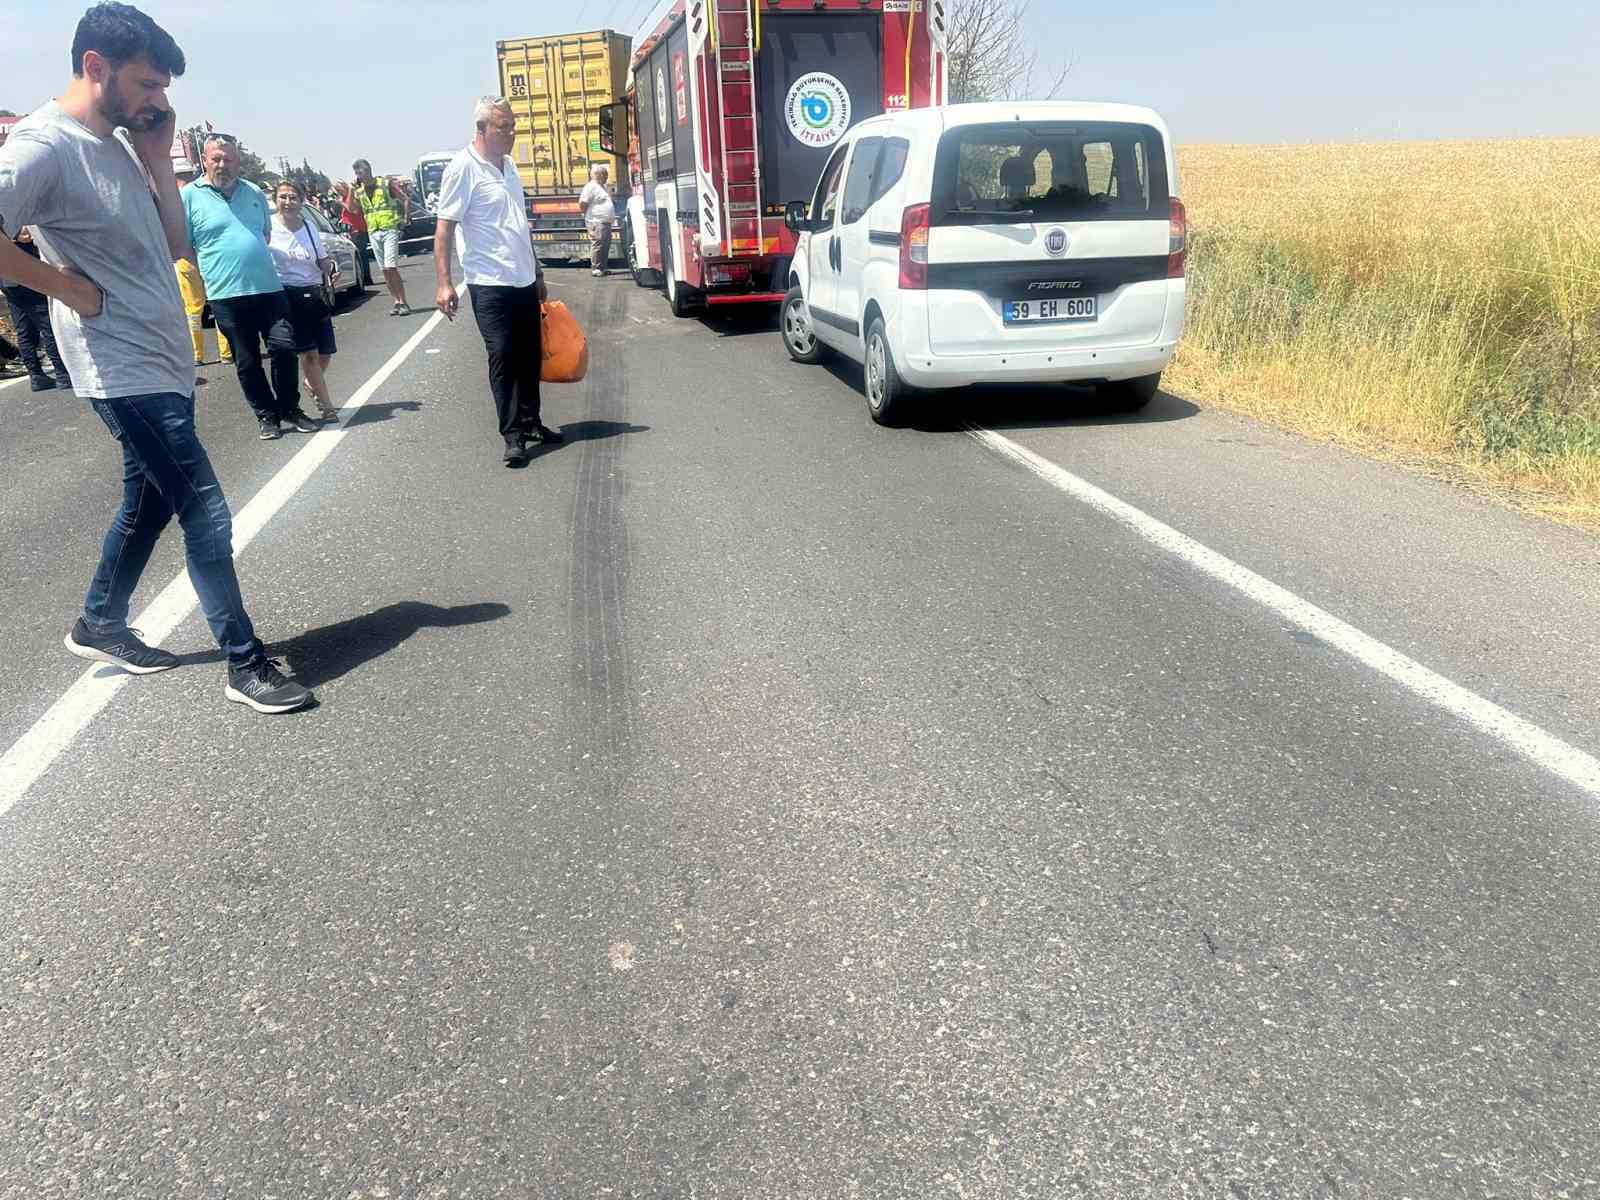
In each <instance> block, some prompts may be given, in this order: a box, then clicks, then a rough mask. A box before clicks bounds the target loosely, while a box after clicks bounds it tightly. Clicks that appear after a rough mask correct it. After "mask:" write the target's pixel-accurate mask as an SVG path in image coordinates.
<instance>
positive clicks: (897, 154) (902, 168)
mask: <svg viewBox="0 0 1600 1200" xmlns="http://www.w3.org/2000/svg"><path fill="white" fill-rule="evenodd" d="M910 154H911V143H910V142H908V141H906V139H905V138H884V139H883V149H882V150H880V151H878V169H877V170H876V171H874V172H873V173H872V194H871V196H869V197H868V198H867V207H868V208H871V207H872V206H873V205H874V204H876V203H877V202H878V201H879V200H882V199H883V198H884V197H885V196H887V195H888V194H889V193H890V192H891V191H893V190H894V185H895V184H897V183H899V182H900V176H902V175H904V174H905V172H906V158H907V157H909V155H910Z"/></svg>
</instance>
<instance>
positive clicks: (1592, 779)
mask: <svg viewBox="0 0 1600 1200" xmlns="http://www.w3.org/2000/svg"><path fill="white" fill-rule="evenodd" d="M967 433H968V434H969V435H970V436H971V437H973V438H975V439H976V440H977V441H979V442H980V443H982V444H983V445H985V446H987V447H988V448H989V449H991V450H993V451H995V453H997V454H1001V455H1004V456H1005V457H1006V458H1009V459H1011V460H1013V461H1014V462H1017V463H1020V464H1021V465H1022V466H1024V467H1026V468H1027V469H1028V470H1030V471H1032V472H1033V473H1034V474H1035V475H1037V476H1038V477H1039V478H1040V479H1043V480H1044V481H1045V482H1046V483H1049V484H1051V485H1052V486H1053V487H1056V488H1059V489H1060V490H1061V491H1063V492H1065V493H1067V495H1069V496H1071V497H1073V498H1074V499H1075V500H1080V501H1082V502H1083V503H1084V504H1087V505H1088V506H1089V507H1090V508H1093V509H1096V510H1097V511H1099V512H1102V513H1104V514H1105V515H1106V516H1108V517H1111V518H1112V519H1113V520H1115V521H1119V522H1121V523H1122V524H1123V525H1126V526H1128V527H1129V528H1130V529H1132V530H1133V531H1134V532H1135V533H1137V534H1139V536H1140V537H1142V538H1144V539H1145V540H1146V541H1148V542H1151V543H1152V544H1154V545H1156V546H1158V547H1160V548H1161V549H1162V550H1165V551H1166V552H1167V553H1169V554H1172V555H1174V556H1176V557H1177V558H1180V559H1182V560H1183V561H1184V562H1186V563H1188V564H1189V565H1190V566H1191V567H1194V568H1195V569H1196V570H1198V571H1200V572H1202V573H1204V574H1206V575H1209V576H1211V578H1213V579H1215V580H1217V581H1218V582H1219V583H1224V584H1226V585H1227V586H1228V587H1231V588H1233V589H1234V590H1235V591H1236V592H1239V593H1240V594H1242V595H1244V596H1245V597H1247V598H1248V599H1251V600H1254V601H1255V602H1256V603H1257V604H1260V605H1261V606H1262V607H1264V608H1267V609H1269V610H1271V611H1272V612H1273V613H1276V614H1277V615H1278V616H1280V617H1282V618H1283V619H1284V620H1285V621H1288V622H1290V623H1291V624H1294V625H1298V626H1299V627H1300V628H1301V629H1303V630H1305V631H1306V632H1307V633H1310V634H1312V635H1314V636H1315V637H1317V638H1319V639H1321V640H1322V641H1323V642H1326V643H1327V644H1328V645H1329V646H1332V647H1333V648H1334V649H1336V650H1340V651H1342V652H1343V653H1345V654H1348V655H1349V656H1350V657H1351V658H1353V659H1355V660H1356V661H1357V662H1360V663H1362V664H1364V665H1365V666H1368V667H1370V668H1372V669H1373V670H1374V671H1377V672H1378V673H1379V674H1380V675H1383V676H1385V677H1386V678H1388V679H1390V680H1392V681H1394V682H1395V683H1398V684H1399V685H1400V686H1401V687H1403V688H1405V689H1406V690H1407V691H1410V692H1412V693H1414V694H1416V695H1417V696H1420V697H1421V698H1422V699H1424V700H1426V701H1428V702H1429V703H1430V704H1435V705H1437V706H1438V707H1440V708H1442V709H1444V710H1445V711H1446V712H1448V713H1450V714H1451V715H1452V716H1456V717H1459V718H1461V719H1462V720H1463V721H1466V722H1467V723H1468V724H1470V725H1472V726H1473V727H1474V728H1476V729H1478V730H1480V731H1482V732H1483V733H1486V734H1488V735H1489V736H1490V737H1492V738H1494V739H1495V740H1496V741H1498V742H1501V743H1502V744H1504V745H1506V746H1508V747H1510V748H1511V749H1512V750H1515V751H1516V752H1517V753H1518V754H1520V755H1522V756H1523V757H1524V758H1527V759H1528V760H1529V761H1531V762H1534V763H1536V764H1538V765H1539V766H1541V767H1543V768H1544V769H1545V770H1547V771H1549V772H1550V773H1551V774H1552V775H1556V776H1558V777H1559V778H1561V779H1564V780H1566V781H1567V782H1568V783H1571V784H1575V785H1576V786H1577V787H1580V788H1582V789H1583V790H1584V791H1586V792H1588V793H1589V794H1590V795H1591V796H1594V797H1600V759H1596V758H1594V757H1593V756H1592V755H1589V754H1586V753H1584V752H1583V751H1582V750H1579V749H1578V748H1577V747H1576V746H1570V745H1568V744H1567V743H1566V742H1563V741H1562V740H1561V739H1560V738H1557V737H1554V736H1552V735H1551V734H1548V733H1546V732H1545V731H1544V730H1542V729H1540V728H1539V727H1538V726H1537V725H1534V724H1531V723H1530V722H1528V721H1525V720H1523V719H1522V718H1521V717H1519V716H1517V715H1516V714H1515V713H1512V712H1508V711H1506V710H1505V709H1503V708H1501V707H1500V706H1499V705H1498V704H1495V703H1494V702H1492V701H1490V700H1485V699H1484V698H1483V697H1482V696H1479V695H1478V694H1477V693H1476V692H1469V691H1468V690H1467V689H1466V688H1464V687H1462V686H1461V685H1460V684H1457V683H1452V682H1451V681H1450V680H1448V679H1446V678H1445V677H1444V676H1442V675H1439V674H1437V673H1436V672H1434V671H1430V670H1429V669H1428V668H1427V667H1425V666H1423V665H1422V664H1421V663H1419V662H1417V661H1416V660H1414V659H1411V658H1407V657H1406V656H1405V655H1404V654H1401V653H1400V652H1399V651H1398V650H1395V649H1393V648H1392V647H1390V646H1386V645H1384V644H1383V643H1382V642H1380V641H1378V640H1377V639H1376V638H1374V637H1370V636H1369V635H1367V634H1365V633H1362V632H1361V631H1360V630H1359V629H1357V628H1355V627H1354V626H1352V625H1347V624H1346V623H1345V622H1343V621H1341V620H1339V618H1338V617H1335V616H1333V615H1332V614H1331V613H1328V612H1325V611H1324V610H1322V609H1320V608H1318V607H1317V606H1316V605H1314V604H1312V603H1311V602H1310V601H1307V600H1302V599H1301V598H1300V597H1299V596H1296V595H1295V594H1294V593H1293V592H1290V591H1288V590H1286V589H1285V588H1282V587H1279V586H1278V585H1277V584H1275V583H1273V582H1272V581H1271V580H1268V579H1263V578H1262V577H1261V576H1260V575H1257V574H1256V573H1255V572H1254V571H1251V570H1249V569H1248V568H1246V567H1241V566H1240V565H1239V564H1238V563H1236V562H1234V561H1233V560H1232V559H1230V558H1225V557H1223V556H1222V555H1221V554H1218V553H1217V552H1216V551H1215V550H1212V549H1209V548H1208V547H1206V546H1203V545H1201V544H1200V543H1199V542H1197V541H1195V540H1194V539H1193V538H1191V537H1189V536H1188V535H1187V534H1182V533H1179V532H1178V531H1177V530H1176V529H1173V528H1172V527H1171V526H1170V525H1165V524H1163V523H1162V522H1160V521H1158V520H1156V519H1155V518H1154V517H1152V516H1150V515H1149V514H1148V513H1146V512H1143V511H1142V510H1140V509H1137V508H1135V507H1133V505H1131V504H1129V503H1127V502H1126V501H1123V500H1118V499H1117V498H1116V497H1115V496H1113V495H1111V494H1110V493H1109V492H1105V491H1102V490H1101V489H1100V488H1097V487H1096V486H1095V485H1094V484H1092V483H1090V482H1089V481H1088V480H1086V479H1080V478H1079V477H1078V476H1076V475H1074V474H1073V473H1072V472H1070V471H1068V470H1067V469H1066V468H1064V467H1060V466H1057V465H1056V464H1055V463H1053V462H1051V461H1050V460H1049V459H1047V458H1043V457H1041V456H1040V455H1038V454H1035V453H1034V452H1033V451H1032V450H1029V449H1027V448H1026V447H1024V446H1020V445H1018V444H1017V443H1016V442H1013V441H1012V440H1011V439H1010V438H1008V437H1004V436H1003V435H1001V434H998V433H996V432H994V430H992V429H984V428H982V427H981V426H977V425H969V426H967Z"/></svg>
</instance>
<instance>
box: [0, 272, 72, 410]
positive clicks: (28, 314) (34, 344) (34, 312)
mask: <svg viewBox="0 0 1600 1200" xmlns="http://www.w3.org/2000/svg"><path fill="white" fill-rule="evenodd" d="M4 291H5V296H6V306H7V307H8V308H9V309H10V310H11V323H12V324H13V325H15V326H16V327H17V349H18V350H20V351H22V365H23V366H25V367H27V368H28V374H29V375H53V376H55V381H56V382H57V383H58V384H60V385H61V386H62V387H71V386H72V384H71V382H70V381H69V380H68V378H67V364H66V363H64V362H62V361H61V352H60V351H59V350H57V349H56V335H55V331H54V330H53V329H51V328H50V301H49V299H48V298H46V297H45V296H43V295H41V294H40V293H38V292H36V291H34V290H33V289H32V288H26V287H23V286H22V285H21V284H20V283H8V284H6V286H5V288H4ZM41 352H42V353H41Z"/></svg>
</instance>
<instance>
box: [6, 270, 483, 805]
mask: <svg viewBox="0 0 1600 1200" xmlns="http://www.w3.org/2000/svg"><path fill="white" fill-rule="evenodd" d="M465 291H466V285H465V284H463V285H462V286H461V287H460V288H459V289H458V293H464V292H465ZM442 320H444V316H443V314H441V313H438V312H435V313H434V314H433V316H432V317H430V318H429V319H428V320H427V321H426V322H425V323H424V324H423V326H422V328H421V329H419V330H417V331H416V332H415V333H413V334H412V335H411V336H410V337H409V338H407V339H406V342H405V345H403V346H401V347H400V349H398V350H396V351H395V352H394V354H393V355H392V356H390V358H389V361H388V362H386V363H384V364H383V366H381V367H379V368H378V369H377V371H375V372H374V373H373V375H372V376H371V378H369V379H368V380H367V381H366V383H364V384H362V385H361V387H360V388H359V389H358V390H357V391H356V393H355V395H353V396H351V397H350V399H349V400H348V401H346V402H345V404H344V407H343V408H342V409H341V410H340V411H341V412H343V413H346V414H350V413H354V412H356V411H357V410H358V409H360V408H361V407H362V406H363V405H365V404H366V403H367V402H368V401H369V400H371V399H372V397H373V395H374V394H376V392H377V390H378V389H379V388H380V387H382V386H383V385H384V383H385V382H386V381H387V380H388V378H389V376H391V375H393V374H394V373H395V371H397V370H398V369H399V368H400V364H402V363H403V362H405V360H406V359H407V358H409V357H410V356H411V354H412V352H413V351H414V350H416V348H417V347H418V346H420V345H421V344H422V341H423V339H424V338H426V337H427V336H428V335H429V334H430V333H432V332H433V330H434V328H435V327H436V326H437V325H438V324H439V322H440V321H442ZM348 432H349V429H348V428H347V427H346V426H345V425H340V426H339V428H337V429H325V430H322V431H321V432H319V433H316V434H314V435H312V437H311V438H310V439H309V440H308V441H307V442H306V444H305V446H304V447H302V448H301V449H300V450H299V451H297V452H296V453H295V455H294V457H293V458H291V459H290V460H289V461H288V462H286V463H284V464H283V466H282V467H280V468H279V469H278V473H277V474H276V475H274V476H273V477H272V478H271V479H269V480H268V481H267V483H266V485H265V486H264V487H263V488H262V489H261V490H260V491H259V492H257V493H256V494H255V495H254V496H252V497H251V499H250V502H249V503H248V504H246V505H245V506H244V507H243V508H242V509H240V510H239V511H238V512H237V513H235V514H234V517H233V556H234V558H238V557H239V555H241V554H242V553H244V549H245V547H246V546H248V545H249V544H250V542H251V539H253V538H254V537H255V536H256V534H258V533H260V532H261V530H262V529H264V528H265V527H266V524H267V522H268V521H270V520H272V518H273V517H275V516H276V515H277V514H278V512H279V511H280V510H281V509H282V508H283V506H284V505H285V504H287V503H288V502H289V501H290V500H291V499H293V497H294V494H295V493H296V492H298V491H299V490H300V488H301V487H302V486H304V484H305V482H306V480H308V479H310V478H311V476H312V473H313V472H315V471H316V469H317V468H318V467H320V466H321V465H322V464H323V462H325V461H326V460H327V457H328V455H330V454H332V453H333V451H334V449H335V447H337V446H338V445H339V443H340V442H342V441H343V440H344V437H345V434H347V433H348ZM198 603H199V600H198V598H197V597H196V596H195V592H194V585H193V584H191V583H190V582H189V576H188V574H187V572H185V573H184V574H181V575H178V576H177V577H176V578H174V579H173V580H172V582H171V583H169V584H167V586H166V587H164V588H162V589H161V591H160V593H159V594H158V595H157V596H156V598H155V599H154V600H152V601H151V602H150V604H149V606H148V607H146V608H145V610H144V611H143V612H141V613H140V614H139V615H138V616H137V617H135V618H133V620H131V621H130V622H129V624H130V625H135V626H137V627H138V628H139V629H141V630H142V631H143V632H144V635H145V638H146V640H148V641H149V642H151V643H152V644H155V643H159V642H161V641H162V640H163V639H164V638H166V637H167V635H168V634H170V633H171V632H172V631H173V630H174V629H176V628H177V627H178V625H179V624H181V623H182V622H183V620H184V619H185V618H186V617H188V615H189V614H190V613H191V612H193V611H194V609H195V607H196V605H198ZM102 672H104V673H103V674H102ZM133 678H134V676H132V675H128V674H126V673H125V672H122V671H118V670H116V669H115V668H111V667H107V666H105V665H103V664H96V665H95V666H92V667H90V668H89V669H88V670H87V671H85V672H84V673H83V674H82V675H80V676H78V678H77V681H76V682H74V683H73V685H72V686H71V687H69V688H68V689H67V690H66V691H65V692H64V693H62V695H61V698H60V699H59V700H57V701H56V702H55V703H54V704H52V705H51V706H50V707H49V709H47V710H46V711H45V713H44V715H43V716H41V717H40V718H39V719H38V720H37V721H35V722H34V723H33V726H32V727H31V728H30V729H29V730H28V731H27V732H26V733H24V734H23V735H22V736H21V737H20V738H18V739H17V740H16V741H15V742H14V743H12V745H11V748H10V749H8V750H7V751H6V752H5V754H4V755H0V817H3V816H5V814H6V813H8V812H9V811H11V809H12V808H13V807H14V806H15V805H16V803H17V801H19V800H21V799H22V797H23V796H25V795H27V793H28V789H29V788H30V787H32V786H33V785H34V784H35V783H36V782H38V780H39V777H40V776H41V775H43V774H44V773H45V772H46V771H47V770H49V769H50V764H51V763H53V762H55V760H56V759H57V758H59V757H60V756H61V753H62V752H63V751H64V750H66V748H67V747H68V746H70V745H71V744H72V743H73V741H74V739H76V738H77V736H78V735H79V734H80V733H82V732H83V731H84V729H85V728H87V727H88V725H89V722H90V721H92V720H94V718H95V717H96V716H97V715H98V714H99V712H100V710H101V709H103V708H105V706H106V705H107V704H109V703H110V702H111V698H112V697H113V696H115V695H116V694H117V692H118V691H119V690H121V688H122V687H123V685H124V684H126V683H127V682H128V681H129V680H131V679H133Z"/></svg>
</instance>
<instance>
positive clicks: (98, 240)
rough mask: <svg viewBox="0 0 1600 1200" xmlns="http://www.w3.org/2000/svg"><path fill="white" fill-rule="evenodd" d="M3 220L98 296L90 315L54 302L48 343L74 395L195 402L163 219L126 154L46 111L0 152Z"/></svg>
mask: <svg viewBox="0 0 1600 1200" xmlns="http://www.w3.org/2000/svg"><path fill="white" fill-rule="evenodd" d="M0 222H3V223H4V225H5V229H6V231H7V233H8V234H9V235H11V236H15V234H16V231H17V230H19V229H21V228H22V227H23V226H24V225H32V226H33V227H34V240H35V241H36V242H37V243H38V246H39V250H40V251H41V253H42V254H43V256H44V260H45V261H46V262H48V263H51V264H53V265H55V266H58V267H71V268H72V269H73V270H75V271H78V272H79V273H81V274H83V275H87V276H88V277H89V278H90V279H92V280H94V282H95V283H97V284H99V285H100V288H101V290H102V291H104V293H105V307H104V308H103V309H102V310H101V312H100V315H99V316H96V317H80V316H79V315H78V314H77V313H75V312H73V311H72V309H70V308H68V307H67V306H66V305H65V304H62V303H60V302H59V301H57V300H51V301H50V324H51V326H52V328H54V330H55V335H56V345H57V346H58V347H59V348H60V350H61V358H62V360H63V361H64V362H65V363H66V364H67V371H68V373H69V374H70V375H71V376H72V388H73V391H75V392H77V394H78V395H80V396H86V397H87V396H92V397H95V398H98V399H112V398H115V397H119V396H142V395H147V394H150V393H155V392H177V393H178V394H179V395H183V396H189V395H193V394H194V349H193V347H192V345H191V344H190V341H189V326H188V320H187V318H186V317H185V315H184V311H183V298H182V296H181V295H179V293H178V277H177V273H176V271H174V270H173V266H172V254H171V251H170V250H169V249H168V247H167V235H166V233H165V232H164V231H163V230H162V228H161V214H160V213H159V212H157V211H156V204H155V198H154V197H153V196H152V195H151V194H150V184H149V182H148V180H147V179H146V178H145V173H144V169H143V167H141V166H140V165H139V162H138V160H137V159H136V157H135V156H134V152H133V147H132V146H131V145H129V144H128V143H127V142H126V141H125V140H123V137H122V136H121V135H120V133H119V134H115V135H113V136H111V137H105V138H103V137H100V136H99V135H97V134H95V133H94V132H93V131H92V130H90V129H88V128H87V127H86V126H84V125H82V124H80V123H79V122H78V121H76V120H74V119H73V118H72V117H70V116H68V115H67V114H66V113H65V112H64V111H62V108H61V106H60V105H59V104H57V103H55V101H51V102H50V103H49V104H46V105H45V106H44V107H43V108H40V109H38V110H37V111H35V112H33V113H31V114H30V115H29V116H27V117H25V118H24V119H23V120H22V121H20V122H19V123H18V124H17V125H16V126H15V127H13V129H12V130H11V136H10V137H9V138H7V139H6V143H5V145H4V146H0Z"/></svg>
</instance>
